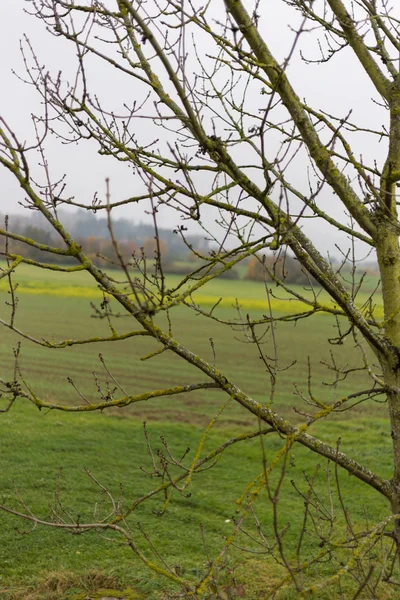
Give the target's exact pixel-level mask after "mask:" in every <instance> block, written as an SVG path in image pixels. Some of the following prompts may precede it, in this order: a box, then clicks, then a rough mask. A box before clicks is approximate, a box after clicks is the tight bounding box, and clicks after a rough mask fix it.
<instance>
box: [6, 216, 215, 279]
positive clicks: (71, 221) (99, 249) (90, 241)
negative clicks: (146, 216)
mask: <svg viewBox="0 0 400 600" xmlns="http://www.w3.org/2000/svg"><path fill="white" fill-rule="evenodd" d="M59 218H60V221H61V222H62V223H63V225H64V227H65V229H66V230H67V231H68V232H69V233H70V234H71V236H72V237H73V238H74V239H75V241H76V242H77V243H79V244H80V245H81V246H82V248H83V250H84V251H85V253H87V255H88V256H89V257H90V258H91V259H92V260H93V261H94V262H95V263H96V264H97V265H99V266H100V265H101V266H105V265H106V264H108V265H110V266H112V264H113V263H114V262H115V261H117V255H116V251H115V247H114V245H113V243H112V241H111V237H110V232H109V229H108V225H107V219H106V218H105V217H98V216H96V215H94V214H92V213H81V212H76V213H69V212H66V211H59ZM0 219H1V221H2V224H4V215H3V216H2V215H0ZM3 226H4V225H3ZM8 228H9V231H12V232H14V233H18V234H19V235H22V236H24V237H27V238H30V239H32V240H35V242H38V243H40V244H45V245H47V246H53V247H61V248H63V247H64V242H63V240H62V239H61V238H60V236H59V235H58V234H57V233H56V232H55V231H54V229H53V228H52V227H51V225H49V223H48V222H47V221H46V220H45V219H44V218H43V216H42V215H41V214H40V213H36V212H31V213H30V215H29V216H26V215H11V216H10V217H9V225H8ZM158 233H159V237H158V243H157V241H156V239H155V234H154V227H153V226H152V225H149V224H147V223H139V224H136V223H133V222H132V221H131V220H129V219H124V218H121V219H116V220H114V221H113V234H114V236H115V239H116V240H117V241H118V248H119V252H120V253H121V255H122V257H123V259H124V260H125V261H129V260H131V259H132V256H134V257H135V258H136V259H139V260H140V259H141V257H142V256H145V257H146V259H148V260H152V259H155V257H156V256H157V253H158V249H159V250H160V252H161V256H162V261H163V264H164V266H165V267H167V266H168V265H169V266H172V265H173V264H174V263H176V262H180V261H185V260H190V257H191V256H192V252H191V250H190V249H189V247H188V245H187V244H189V246H192V247H193V248H194V249H195V250H197V251H199V252H203V253H206V254H207V253H208V249H209V248H208V241H207V240H206V239H205V238H204V237H203V236H201V235H187V236H186V238H185V239H186V242H187V244H185V242H184V241H183V240H182V237H181V235H179V234H176V233H174V231H173V230H172V229H163V228H159V230H158ZM9 252H11V253H15V254H21V255H23V256H25V257H27V258H31V259H33V260H38V261H46V262H53V263H66V262H71V260H73V259H71V258H70V257H65V256H63V255H57V254H53V253H51V254H50V253H48V252H43V251H41V250H39V249H37V248H34V247H32V246H29V245H28V244H25V243H24V242H20V241H16V240H10V241H9Z"/></svg>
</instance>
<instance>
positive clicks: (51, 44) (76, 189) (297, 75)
mask: <svg viewBox="0 0 400 600" xmlns="http://www.w3.org/2000/svg"><path fill="white" fill-rule="evenodd" d="M212 4H213V5H214V6H215V9H214V10H215V14H216V16H217V17H218V15H220V16H222V15H223V13H224V7H223V0H212ZM263 4H265V13H266V14H265V15H263V14H262V18H261V28H262V31H263V34H264V36H265V38H266V40H267V42H268V43H269V45H270V48H271V49H272V51H273V52H274V53H275V55H276V57H277V58H278V59H279V60H281V61H282V60H283V59H284V58H285V57H286V56H287V54H288V52H289V51H290V48H291V46H292V43H293V35H294V34H293V31H292V30H293V29H296V28H297V27H298V26H299V23H300V20H301V19H300V17H299V15H298V13H296V12H295V11H294V10H293V9H290V8H288V7H287V6H286V5H285V4H284V3H283V2H282V1H281V0H273V2H262V3H261V6H260V12H261V13H262V12H263V11H262V6H263ZM272 4H273V9H272V8H271V6H272ZM27 6H28V7H29V3H28V4H27V3H26V2H25V1H24V0H1V2H0V28H1V35H0V52H1V56H2V61H1V64H0V70H1V81H2V94H1V96H0V114H1V115H2V116H3V117H4V118H5V119H6V120H7V122H8V123H9V125H11V126H12V128H13V129H14V130H15V131H16V132H17V134H18V135H19V136H20V138H21V139H30V136H31V135H32V127H31V123H30V114H31V113H32V112H35V111H38V110H39V109H40V106H39V102H38V97H37V93H36V92H35V90H33V89H32V88H30V87H29V86H27V85H26V84H24V83H23V82H21V81H20V80H19V79H18V78H17V77H16V76H15V75H14V74H13V73H12V71H15V72H16V73H17V74H19V75H20V76H21V77H24V65H23V61H22V56H21V52H20V40H21V39H22V38H23V35H24V34H26V35H27V36H28V37H29V39H30V41H31V43H32V46H33V47H34V49H35V52H36V53H37V56H38V59H39V61H40V63H43V64H46V66H47V67H48V68H49V70H50V71H53V72H57V71H58V70H60V69H62V70H63V71H64V77H65V78H66V79H68V76H69V75H70V74H72V65H73V64H74V63H73V60H74V59H73V57H74V49H73V47H72V46H71V45H69V44H67V43H66V42H65V41H63V40H60V39H56V38H54V37H52V36H51V35H49V34H48V33H47V32H46V30H45V28H44V26H43V24H42V23H40V22H39V21H38V20H37V19H35V18H34V17H32V16H29V15H27V14H25V13H24V8H26V7H27ZM267 7H268V8H267ZM300 51H302V52H303V53H304V55H305V56H306V57H309V58H314V59H315V58H317V57H318V47H317V46H316V36H315V35H309V36H304V37H302V38H301V40H300V43H299V44H298V46H297V47H296V50H295V53H294V56H293V59H292V62H291V66H290V69H289V71H288V74H289V77H290V79H291V81H292V84H293V85H294V87H295V89H296V91H297V93H298V95H299V96H300V97H301V98H305V99H306V100H307V102H308V103H309V104H310V105H312V106H313V107H314V108H315V109H316V110H320V109H324V110H325V111H327V112H331V113H334V114H335V115H338V116H343V117H344V116H345V115H346V114H347V113H348V112H349V110H350V109H352V108H353V109H356V111H355V113H356V114H355V117H356V119H357V121H358V123H359V124H361V125H363V126H365V127H374V128H380V127H382V126H383V125H385V124H387V114H386V112H385V111H384V110H382V108H380V107H379V106H378V105H377V104H376V102H374V101H376V100H378V97H377V95H376V94H375V91H374V89H373V87H372V85H371V84H370V82H369V80H368V78H367V76H366V74H365V73H364V72H363V70H362V68H361V67H360V66H359V64H358V63H357V61H356V60H355V59H354V58H353V56H352V55H351V53H350V52H349V51H346V52H342V53H339V54H338V55H337V56H336V57H335V58H334V60H332V61H331V62H329V63H326V64H322V65H317V64H312V65H308V66H307V67H306V66H305V65H304V63H303V62H302V60H301V59H300ZM96 68H97V69H99V70H98V71H97V72H95V73H93V74H92V75H93V78H94V81H97V82H100V81H101V79H102V75H103V73H102V71H101V67H96ZM69 72H70V73H69ZM103 91H104V94H105V95H106V98H107V101H112V99H113V95H115V98H118V99H120V98H121V97H123V95H124V93H126V87H124V84H123V83H122V81H121V84H120V85H119V86H118V85H114V86H112V89H110V87H109V88H108V89H104V90H103ZM255 110H257V108H255ZM139 127H142V128H143V130H142V131H140V132H139V133H140V134H141V135H142V136H144V137H145V135H146V123H145V122H143V124H142V125H141V124H140V122H139ZM353 142H354V145H355V151H356V152H355V153H356V155H358V156H359V155H360V154H362V156H363V159H364V160H365V161H366V162H371V161H373V160H374V159H375V160H376V161H377V164H378V166H381V165H382V164H383V161H384V159H385V152H386V147H385V143H384V142H382V143H381V144H380V145H379V144H377V143H376V142H375V143H374V144H373V145H370V144H369V143H366V138H365V137H364V136H363V135H361V134H358V136H355V138H354V140H353ZM50 165H51V169H52V174H53V175H54V177H59V176H61V175H63V174H64V173H67V174H68V177H69V179H68V184H69V190H70V193H73V194H74V196H75V199H76V200H77V201H80V202H85V203H87V204H90V202H91V200H92V198H93V195H94V193H95V192H96V191H98V192H99V193H100V196H103V195H104V193H103V192H104V179H105V177H110V178H111V182H112V193H113V200H118V199H121V198H123V197H125V196H126V195H128V194H129V195H132V194H134V193H135V189H134V188H135V180H134V178H133V177H132V174H131V172H130V171H128V170H127V169H126V167H125V166H124V165H121V164H119V163H117V162H116V161H114V160H112V159H109V158H104V157H100V156H99V155H98V154H97V153H96V149H95V148H94V147H90V146H89V148H88V146H87V145H81V146H69V147H65V146H64V147H60V146H57V145H54V146H53V145H52V146H51V163H50ZM304 166H305V165H304ZM302 171H304V169H303V170H302V169H299V172H298V173H295V174H294V179H295V180H296V179H298V181H299V182H302V181H303V179H304V172H302ZM295 183H297V181H295ZM325 193H326V192H325ZM0 197H1V208H0V211H1V212H3V213H4V212H16V211H18V212H20V211H21V210H22V209H21V207H19V206H18V201H21V200H22V199H23V197H22V196H21V195H20V192H19V189H18V188H17V186H16V185H15V183H14V181H13V179H12V176H10V175H9V174H8V173H6V172H5V171H4V170H0ZM328 207H329V209H330V211H331V212H332V213H333V214H334V215H335V216H338V215H340V214H341V213H340V211H341V208H340V206H339V204H338V203H337V202H336V200H335V199H334V197H333V196H332V195H330V194H328V193H326V208H328ZM124 215H125V216H130V217H132V218H134V219H135V220H136V221H140V220H147V219H148V217H147V216H146V215H145V213H144V212H143V211H142V210H138V208H137V207H131V208H127V209H126V210H125V212H124ZM213 218H214V217H212V218H211V216H210V223H208V224H209V226H210V227H212V221H213ZM206 220H207V219H206ZM176 224H177V215H176V214H175V213H172V214H171V216H170V215H169V213H168V214H167V213H166V214H165V215H163V223H162V225H163V226H167V227H171V228H173V227H175V226H176ZM305 227H306V228H307V229H308V233H309V234H310V235H311V236H312V238H313V239H314V241H315V242H317V243H318V244H319V245H320V247H321V249H322V250H323V251H324V252H325V251H326V250H330V251H332V250H333V248H334V244H335V243H336V242H337V241H339V238H337V236H335V235H333V234H332V232H330V231H328V229H326V228H325V227H324V226H321V224H320V223H319V224H317V223H316V222H310V223H309V224H306V225H305Z"/></svg>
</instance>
